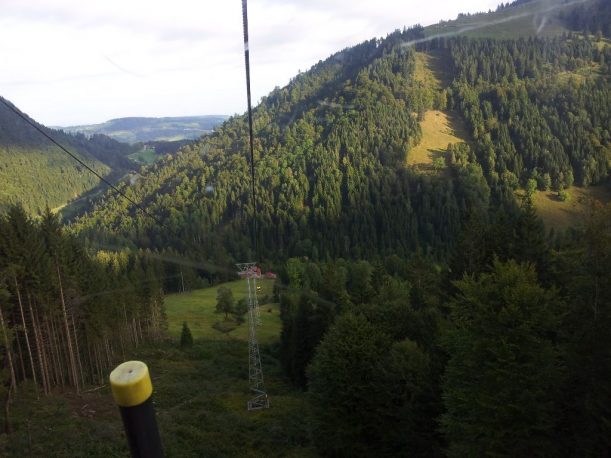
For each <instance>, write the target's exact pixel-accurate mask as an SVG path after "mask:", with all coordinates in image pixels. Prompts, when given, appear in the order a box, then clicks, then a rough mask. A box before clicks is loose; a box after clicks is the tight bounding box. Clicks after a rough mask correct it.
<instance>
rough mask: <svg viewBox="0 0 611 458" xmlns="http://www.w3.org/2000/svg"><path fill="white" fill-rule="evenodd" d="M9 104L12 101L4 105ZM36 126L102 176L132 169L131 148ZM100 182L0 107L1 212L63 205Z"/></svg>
mask: <svg viewBox="0 0 611 458" xmlns="http://www.w3.org/2000/svg"><path fill="white" fill-rule="evenodd" d="M8 103H10V102H8ZM38 126H39V127H41V128H42V129H44V130H45V131H46V132H48V133H49V134H50V135H51V136H52V137H53V138H54V139H55V140H57V141H58V142H59V143H60V144H62V145H64V146H65V147H67V148H68V150H70V151H71V152H73V153H74V154H76V155H77V156H78V157H79V158H81V159H82V160H83V161H84V162H85V163H86V164H88V165H89V166H90V167H92V168H93V169H94V170H96V171H97V172H98V173H99V174H101V175H108V174H110V173H112V172H115V174H120V173H122V172H123V171H126V170H128V169H129V168H130V167H131V162H130V161H129V159H127V155H128V154H131V153H132V152H134V151H133V148H132V147H130V146H129V145H125V144H122V143H119V142H117V141H116V140H113V139H111V138H109V137H106V136H104V135H94V136H92V137H91V138H86V137H85V136H84V135H82V134H80V135H69V134H66V133H64V132H62V131H56V130H52V129H48V128H46V127H44V126H42V125H40V124H38ZM98 182H99V180H98V179H97V178H96V177H95V176H93V175H92V174H91V173H89V172H88V171H87V170H85V169H84V168H83V167H82V166H81V165H79V164H78V163H77V162H76V161H75V160H74V159H72V158H71V157H69V156H68V155H67V154H66V153H65V152H63V151H61V150H60V149H59V148H58V147H56V146H55V145H53V144H52V143H50V142H49V141H48V140H47V139H46V138H44V137H43V136H42V135H41V134H40V133H39V132H36V130H34V129H33V128H32V127H31V126H29V125H28V124H27V123H26V122H25V121H24V120H22V119H20V118H19V117H18V116H17V115H16V114H15V113H13V112H12V111H11V110H10V109H8V108H7V107H6V106H4V104H0V209H1V208H3V207H6V206H7V205H9V204H12V203H21V204H22V205H23V206H24V208H26V209H27V210H28V211H29V212H31V213H37V212H41V211H42V210H44V208H45V206H47V205H48V206H49V207H51V208H53V207H56V206H60V205H62V204H65V203H66V202H67V201H68V200H70V199H73V198H75V197H77V196H78V195H79V194H81V193H83V192H84V191H87V190H89V189H91V188H93V187H95V186H96V185H97V184H98Z"/></svg>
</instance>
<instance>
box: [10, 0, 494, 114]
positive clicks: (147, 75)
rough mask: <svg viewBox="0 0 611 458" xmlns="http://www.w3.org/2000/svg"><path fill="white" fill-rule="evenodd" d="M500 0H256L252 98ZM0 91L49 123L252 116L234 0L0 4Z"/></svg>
mask: <svg viewBox="0 0 611 458" xmlns="http://www.w3.org/2000/svg"><path fill="white" fill-rule="evenodd" d="M496 3H497V0H467V1H464V2H453V1H451V0H429V1H425V0H410V1H398V0H377V1H375V2H371V1H365V0H362V1H357V0H333V1H332V0H309V1H307V0H251V1H250V2H249V5H248V6H249V22H250V24H249V25H250V49H251V70H252V86H253V95H254V98H255V100H258V99H259V98H260V97H261V96H263V95H265V94H267V93H268V92H269V91H270V90H272V89H273V88H274V86H282V85H285V84H286V83H287V82H288V81H289V79H290V78H291V77H292V76H294V75H295V74H296V73H297V71H298V70H302V71H304V70H307V69H308V68H309V67H310V66H311V65H313V64H315V63H316V62H318V61H319V60H321V59H324V58H326V57H327V56H329V55H330V54H332V53H333V52H336V51H338V50H340V49H342V48H344V47H346V46H351V45H354V44H356V43H358V42H361V41H363V40H366V39H369V38H372V37H374V36H378V37H379V36H384V35H386V34H387V33H389V32H391V31H392V30H394V29H396V28H401V27H403V26H406V25H407V26H409V25H413V24H415V23H421V24H423V25H427V24H430V23H433V22H437V21H438V20H439V19H451V18H454V17H456V15H457V14H458V13H459V12H476V11H483V10H487V9H488V8H494V6H495V5H496ZM0 11H1V13H0V95H3V96H4V97H6V98H8V99H9V100H11V101H13V102H14V103H15V104H16V105H17V106H18V107H20V108H21V109H23V110H24V111H26V112H27V113H28V114H30V115H31V116H33V117H34V118H35V119H37V120H40V121H41V122H43V123H45V124H48V125H66V124H80V123H89V122H101V121H104V120H107V119H110V118H116V117H122V116H179V115H195V114H213V113H218V114H221V113H222V114H233V113H236V112H242V111H244V109H245V83H244V60H243V59H244V58H243V55H242V14H241V2H240V1H239V0H229V1H227V0H225V1H215V2H211V1H201V0H173V1H172V2H167V1H163V2H162V1H150V0H149V1H144V0H105V1H103V2H102V1H100V2H97V1H91V2H84V1H82V0H54V1H52V2H50V1H48V0H0Z"/></svg>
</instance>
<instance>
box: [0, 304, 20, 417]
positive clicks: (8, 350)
mask: <svg viewBox="0 0 611 458" xmlns="http://www.w3.org/2000/svg"><path fill="white" fill-rule="evenodd" d="M0 326H2V336H3V337H4V348H6V355H7V357H8V367H9V370H10V371H11V388H12V389H13V390H14V391H15V393H16V392H17V379H16V378H15V368H14V367H13V356H12V353H13V349H12V348H11V347H10V346H9V343H8V335H7V334H6V328H5V327H4V316H3V315H2V307H0ZM11 388H9V397H10V389H11ZM7 403H8V400H7ZM5 408H6V415H7V417H6V418H7V422H8V407H5Z"/></svg>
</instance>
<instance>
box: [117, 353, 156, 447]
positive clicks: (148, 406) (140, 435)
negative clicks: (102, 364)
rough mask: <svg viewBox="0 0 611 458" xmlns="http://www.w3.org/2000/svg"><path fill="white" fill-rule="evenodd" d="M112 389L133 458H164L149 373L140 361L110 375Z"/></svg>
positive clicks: (120, 366)
mask: <svg viewBox="0 0 611 458" xmlns="http://www.w3.org/2000/svg"><path fill="white" fill-rule="evenodd" d="M110 387H111V390H112V395H113V397H114V398H115V402H116V403H117V405H118V406H119V410H120V411H121V418H123V425H124V426H125V434H126V435H127V440H128V442H129V448H130V449H131V453H132V456H133V457H134V458H144V457H146V458H161V457H163V449H162V448H161V438H160V437H159V429H158V428H157V420H156V419H155V407H154V406H153V400H152V394H153V384H152V383H151V376H150V374H149V369H148V367H147V366H146V364H144V363H143V362H141V361H127V362H125V363H123V364H120V365H119V366H117V367H116V368H115V370H113V371H112V372H111V373H110Z"/></svg>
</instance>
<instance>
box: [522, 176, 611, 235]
mask: <svg viewBox="0 0 611 458" xmlns="http://www.w3.org/2000/svg"><path fill="white" fill-rule="evenodd" d="M567 193H568V199H567V200H565V201H564V202H563V201H561V200H560V199H559V198H558V196H557V193H555V192H553V191H536V192H535V194H534V195H533V203H534V204H535V208H536V209H537V213H538V215H539V216H540V217H541V219H542V220H543V222H544V224H545V226H546V227H547V228H548V229H551V228H554V230H564V229H567V228H569V227H571V226H576V225H578V224H579V223H580V221H582V219H583V218H582V214H583V212H585V211H586V210H587V208H588V200H589V199H595V200H599V201H601V202H603V203H607V202H610V201H611V188H610V187H609V186H608V185H607V186H605V185H599V186H590V187H588V188H579V187H577V186H571V187H570V188H569V189H567Z"/></svg>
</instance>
